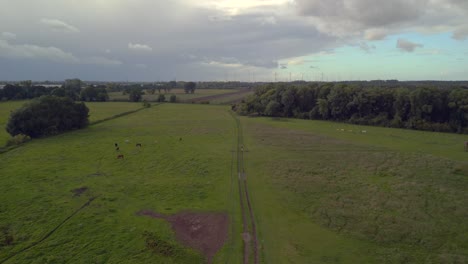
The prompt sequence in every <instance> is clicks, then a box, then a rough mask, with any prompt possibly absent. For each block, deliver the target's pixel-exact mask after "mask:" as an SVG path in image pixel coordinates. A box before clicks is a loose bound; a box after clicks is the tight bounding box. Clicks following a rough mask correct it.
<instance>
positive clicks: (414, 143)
mask: <svg viewBox="0 0 468 264" xmlns="http://www.w3.org/2000/svg"><path fill="white" fill-rule="evenodd" d="M241 121H242V123H243V125H244V135H245V137H246V138H245V142H246V148H247V149H248V152H246V154H245V156H244V157H245V163H246V172H247V178H248V179H249V184H250V185H249V186H250V189H251V192H252V197H253V203H254V207H255V212H256V218H257V224H258V226H259V230H260V231H259V232H260V235H261V237H262V239H263V240H262V241H263V244H262V247H263V252H262V253H263V259H264V260H265V262H266V263H466V262H467V261H468V225H466V223H467V221H468V207H467V206H466V205H467V204H468V193H467V192H466V190H467V189H468V162H466V160H467V158H468V153H465V152H464V151H463V141H464V139H465V136H463V135H455V134H441V133H429V132H421V131H409V130H401V129H387V128H376V127H361V126H354V125H346V124H340V123H332V122H319V121H306V120H295V119H271V118H245V117H244V118H241ZM342 129H343V131H342ZM364 130H365V133H364V132H363V131H364Z"/></svg>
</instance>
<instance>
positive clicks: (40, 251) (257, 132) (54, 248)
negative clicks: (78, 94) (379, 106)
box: [0, 90, 468, 264]
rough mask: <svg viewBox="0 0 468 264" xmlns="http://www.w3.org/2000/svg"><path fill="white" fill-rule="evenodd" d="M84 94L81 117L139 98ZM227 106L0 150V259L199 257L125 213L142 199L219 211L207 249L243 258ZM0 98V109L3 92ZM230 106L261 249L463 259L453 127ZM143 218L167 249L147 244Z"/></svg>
mask: <svg viewBox="0 0 468 264" xmlns="http://www.w3.org/2000/svg"><path fill="white" fill-rule="evenodd" d="M197 92H198V90H197ZM14 103H16V102H14ZM7 104H10V103H7ZM12 104H13V103H11V105H9V107H10V108H9V109H12V108H13V107H14V106H13V105H12ZM19 105H20V104H19ZM87 105H88V107H89V108H90V116H91V121H93V120H94V121H96V120H102V119H106V118H108V117H111V116H114V115H116V114H119V113H123V112H128V111H132V110H136V109H139V108H140V107H141V103H92V104H87ZM228 110H229V107H228V106H214V105H198V104H160V105H153V106H152V107H151V108H147V109H143V110H141V111H138V112H136V113H133V114H129V115H126V116H122V117H118V118H115V119H112V120H108V121H105V122H101V123H97V124H95V125H91V126H89V127H88V128H86V129H83V130H79V131H73V132H70V133H65V134H62V135H59V136H55V137H50V138H45V139H37V140H33V141H31V142H28V143H26V144H25V145H23V146H21V147H19V148H16V149H13V150H11V151H9V152H6V153H3V154H0V200H1V201H4V202H3V203H0V263H2V261H3V260H5V259H6V258H8V257H9V256H13V255H14V257H12V258H10V259H9V260H8V261H7V262H5V263H8V264H10V263H203V262H204V260H203V257H202V256H201V255H200V254H199V253H198V252H196V251H195V250H192V249H189V248H186V247H184V246H182V245H181V244H180V243H178V242H177V241H176V239H175V236H174V233H173V232H172V231H171V227H170V225H169V224H168V223H167V222H165V221H163V220H160V219H152V218H149V217H143V216H137V215H136V212H138V211H139V210H142V209H148V210H153V211H155V212H158V213H163V214H174V213H177V212H181V211H187V210H189V211H201V212H225V213H228V214H229V216H230V223H231V225H230V236H229V239H228V241H227V243H226V245H225V246H224V247H223V249H222V250H221V251H220V252H219V253H218V254H217V255H216V257H215V261H214V262H215V263H241V262H242V242H241V235H240V233H241V222H242V221H241V217H240V215H241V214H240V208H239V196H238V190H237V175H235V174H236V171H235V169H236V155H235V152H234V150H235V149H236V140H237V135H236V123H235V120H234V119H233V117H232V116H231V115H230V113H229V112H228ZM2 111H3V112H2ZM0 112H1V113H4V112H9V110H8V107H7V105H6V104H5V105H3V104H0ZM239 119H240V123H241V125H242V126H241V128H242V129H243V130H242V131H243V135H244V144H245V145H244V149H245V152H244V165H245V172H246V175H247V181H248V188H249V194H250V197H251V201H252V206H253V208H254V218H255V221H256V226H257V229H258V238H259V242H260V251H259V252H260V258H261V261H262V263H467V262H468V225H467V224H466V223H467V222H468V207H467V204H468V192H467V191H466V190H467V189H468V161H467V158H468V153H465V152H464V151H463V142H464V141H465V140H466V136H465V135H457V134H445V133H431V132H422V131H411V130H402V129H388V128H382V127H368V126H357V125H349V124H342V123H333V122H322V121H310V120H296V119H272V118H248V117H239ZM3 120H4V116H1V118H0V122H1V121H3ZM5 120H6V119H5ZM181 139H182V140H181ZM127 141H128V142H127ZM114 143H119V145H120V153H122V154H124V156H125V158H124V159H123V160H122V159H117V158H116V155H117V153H116V151H115V149H114ZM135 143H141V144H142V145H143V147H142V148H137V147H135ZM83 187H86V188H87V190H86V191H85V192H84V193H83V194H82V195H81V196H76V195H74V193H73V190H75V189H78V188H83ZM92 197H95V200H93V201H92V202H91V203H90V204H89V206H86V207H84V208H83V209H81V210H79V211H78V212H77V213H76V214H74V212H76V211H77V210H78V209H79V208H81V207H82V206H83V205H85V204H86V203H87V202H88V201H89V199H90V198H92ZM68 217H70V218H69V219H68V220H67V221H65V222H64V220H66V219H67V218H68ZM62 223H63V224H62ZM57 227H58V228H57ZM56 228H57V229H56ZM54 229H56V231H55V232H53V233H52V234H51V235H50V236H49V237H47V238H46V239H44V240H43V241H41V240H42V239H43V238H44V237H45V236H46V235H47V234H49V233H50V232H51V230H54ZM145 232H150V233H151V234H155V235H157V236H158V237H159V238H160V239H161V240H162V241H164V243H166V244H168V245H170V246H171V247H172V249H173V251H172V253H171V254H170V255H168V256H164V255H161V254H159V253H157V252H153V251H151V250H149V249H148V248H147V247H146V245H145V237H144V236H143V234H144V233H145ZM10 238H12V239H13V242H12V243H6V241H7V240H8V239H10ZM38 241H41V242H40V243H38V244H37V245H35V243H37V242H38ZM31 245H35V246H33V247H32V248H30V249H28V250H26V251H24V252H22V250H23V249H25V248H28V247H29V246H31ZM18 252H20V253H18Z"/></svg>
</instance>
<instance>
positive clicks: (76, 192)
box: [71, 186, 88, 197]
mask: <svg viewBox="0 0 468 264" xmlns="http://www.w3.org/2000/svg"><path fill="white" fill-rule="evenodd" d="M87 190H88V187H86V186H85V187H81V188H76V189H73V190H71V192H72V193H73V196H74V197H76V196H81V195H82V194H83V193H84V192H86V191H87Z"/></svg>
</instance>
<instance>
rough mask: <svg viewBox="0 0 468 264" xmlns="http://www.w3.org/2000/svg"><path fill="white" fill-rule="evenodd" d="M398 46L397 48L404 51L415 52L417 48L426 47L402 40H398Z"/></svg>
mask: <svg viewBox="0 0 468 264" xmlns="http://www.w3.org/2000/svg"><path fill="white" fill-rule="evenodd" d="M396 46H397V48H399V49H400V50H402V51H405V52H413V51H414V50H415V49H416V48H421V47H423V46H424V45H422V44H418V43H413V42H410V41H408V40H405V39H402V38H400V39H398V41H397V45H396Z"/></svg>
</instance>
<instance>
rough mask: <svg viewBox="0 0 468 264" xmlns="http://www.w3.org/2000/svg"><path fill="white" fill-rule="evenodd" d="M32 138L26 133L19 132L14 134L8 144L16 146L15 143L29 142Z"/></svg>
mask: <svg viewBox="0 0 468 264" xmlns="http://www.w3.org/2000/svg"><path fill="white" fill-rule="evenodd" d="M29 140H31V137H30V136H27V135H24V134H18V135H15V136H13V137H12V138H10V139H9V140H8V141H7V146H14V145H21V144H23V143H26V142H28V141H29Z"/></svg>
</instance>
